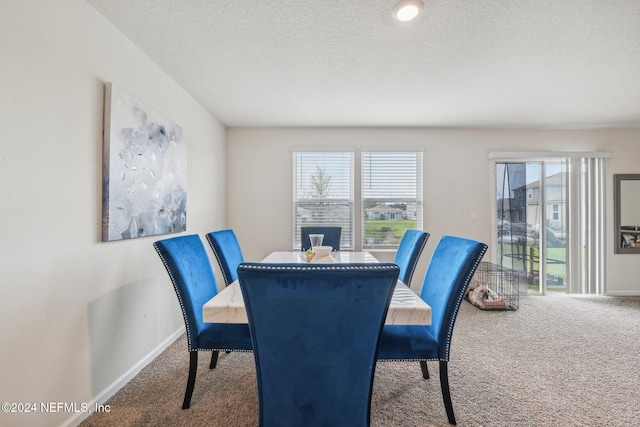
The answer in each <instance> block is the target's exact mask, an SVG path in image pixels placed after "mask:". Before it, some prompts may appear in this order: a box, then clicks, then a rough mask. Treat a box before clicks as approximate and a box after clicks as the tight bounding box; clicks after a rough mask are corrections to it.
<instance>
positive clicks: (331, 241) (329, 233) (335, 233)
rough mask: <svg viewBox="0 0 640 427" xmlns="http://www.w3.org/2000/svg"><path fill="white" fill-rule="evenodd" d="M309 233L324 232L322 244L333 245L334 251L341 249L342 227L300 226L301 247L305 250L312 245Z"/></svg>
mask: <svg viewBox="0 0 640 427" xmlns="http://www.w3.org/2000/svg"><path fill="white" fill-rule="evenodd" d="M309 234H324V239H322V246H332V247H333V250H334V251H339V250H340V238H341V236H342V227H324V226H323V227H300V249H301V250H303V251H306V250H307V249H309V248H310V247H311V242H310V241H309Z"/></svg>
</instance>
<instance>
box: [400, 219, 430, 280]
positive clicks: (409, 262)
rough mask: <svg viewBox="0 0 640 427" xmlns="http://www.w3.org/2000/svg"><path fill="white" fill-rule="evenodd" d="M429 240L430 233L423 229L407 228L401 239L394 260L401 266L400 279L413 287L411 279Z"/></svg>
mask: <svg viewBox="0 0 640 427" xmlns="http://www.w3.org/2000/svg"><path fill="white" fill-rule="evenodd" d="M427 240H429V233H427V232H426V231H422V230H407V231H405V233H404V235H403V236H402V240H400V245H398V250H397V251H396V256H395V259H394V260H393V262H395V263H396V264H398V266H399V267H400V277H399V279H400V281H401V282H402V283H404V284H405V285H407V286H409V287H411V279H412V277H413V272H414V271H415V270H416V265H417V264H418V260H419V259H420V255H421V254H422V250H423V249H424V247H425V245H426V244H427Z"/></svg>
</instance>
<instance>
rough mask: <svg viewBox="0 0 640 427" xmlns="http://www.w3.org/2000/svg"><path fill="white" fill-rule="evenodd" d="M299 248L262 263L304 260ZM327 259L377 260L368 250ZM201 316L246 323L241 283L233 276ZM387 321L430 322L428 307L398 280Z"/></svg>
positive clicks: (338, 260) (205, 305)
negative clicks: (233, 279) (233, 280)
mask: <svg viewBox="0 0 640 427" xmlns="http://www.w3.org/2000/svg"><path fill="white" fill-rule="evenodd" d="M301 255H302V253H301V252H273V253H271V254H270V255H269V256H267V257H266V258H265V259H264V260H263V261H262V262H264V263H295V262H298V260H299V262H301V263H306V261H304V260H303V259H302V257H301ZM332 259H333V261H328V262H342V263H345V262H347V263H348V262H378V261H377V260H376V259H375V258H374V257H373V256H372V255H371V254H369V253H368V252H344V251H343V252H338V253H334V254H332ZM202 315H203V320H204V321H205V322H208V323H248V321H249V320H248V319H247V312H246V310H245V307H244V300H243V298H242V291H241V290H240V284H239V283H238V281H237V280H236V281H235V282H233V283H231V284H230V285H229V286H227V287H226V288H224V289H222V290H221V291H220V292H218V294H217V295H215V296H214V297H213V298H211V299H210V300H209V301H207V302H206V303H205V304H204V306H203V307H202ZM385 323H386V324H387V325H430V324H431V307H429V305H428V304H427V303H426V302H424V301H423V300H422V299H420V297H419V296H418V295H416V293H415V292H413V291H412V290H411V289H410V288H409V287H408V286H407V285H405V284H404V283H402V282H401V281H400V280H398V283H397V284H396V288H395V290H394V292H393V296H392V297H391V304H390V305H389V311H388V312H387V319H386V322H385Z"/></svg>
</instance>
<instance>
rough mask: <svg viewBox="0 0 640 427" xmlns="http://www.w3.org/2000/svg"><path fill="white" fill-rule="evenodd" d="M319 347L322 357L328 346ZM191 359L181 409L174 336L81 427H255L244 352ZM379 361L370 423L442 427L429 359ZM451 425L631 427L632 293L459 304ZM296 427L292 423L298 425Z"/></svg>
mask: <svg viewBox="0 0 640 427" xmlns="http://www.w3.org/2000/svg"><path fill="white" fill-rule="evenodd" d="M327 351H330V350H327ZM209 355H210V354H209V353H206V352H202V353H200V361H199V362H200V363H199V367H198V378H197V381H196V385H195V391H194V394H193V398H192V401H191V408H190V409H188V410H184V411H183V410H182V409H181V404H182V398H183V395H184V389H185V383H186V377H187V370H188V355H187V352H186V341H185V337H184V336H183V337H181V338H180V339H178V340H177V341H176V342H175V343H173V344H172V345H171V346H170V347H169V348H168V349H167V350H166V351H164V352H163V353H162V354H161V355H160V356H158V357H157V358H156V359H155V360H154V361H153V362H152V363H150V364H149V365H148V366H147V367H145V368H144V369H143V370H142V371H141V372H140V374H138V375H137V376H136V377H135V378H134V379H133V380H131V381H130V382H129V383H128V384H127V385H126V386H125V387H124V388H122V389H121V390H120V391H119V392H118V393H116V394H115V395H114V396H113V397H112V398H111V399H110V400H109V401H108V402H107V403H108V404H109V405H110V408H111V412H109V413H99V414H98V413H96V414H93V415H91V416H90V417H89V418H87V419H86V420H85V421H84V422H83V423H82V424H81V425H82V426H84V427H88V426H118V427H121V426H205V425H207V426H225V427H239V426H256V425H257V415H258V403H257V392H256V385H255V368H254V365H253V355H252V354H251V353H231V354H225V355H221V357H220V359H219V361H218V367H217V368H216V369H214V370H209V369H208V362H209ZM429 369H430V371H431V379H429V380H424V379H422V376H421V373H420V367H419V365H418V363H417V362H414V363H408V362H384V363H378V365H377V370H376V377H375V382H374V391H373V401H372V408H371V417H372V426H375V427H390V426H397V427H409V426H421V427H424V426H447V425H449V424H448V423H447V417H446V414H445V410H444V405H443V403H442V396H441V392H440V383H439V380H438V367H437V363H435V362H431V363H429ZM449 382H450V385H451V395H452V400H453V405H454V410H455V413H456V418H457V421H458V425H459V426H510V427H511V426H554V427H555V426H562V427H566V426H640V297H604V296H598V297H582V296H576V297H573V296H566V295H560V296H557V295H550V296H545V297H534V296H526V297H521V298H520V308H519V310H517V311H510V312H506V311H501V312H489V311H481V310H479V309H477V308H475V307H473V306H471V305H470V304H468V303H466V302H465V303H463V305H462V308H461V311H460V315H459V316H458V321H457V323H456V328H455V331H454V337H453V344H452V350H451V362H450V363H449ZM301 427H303V426H301Z"/></svg>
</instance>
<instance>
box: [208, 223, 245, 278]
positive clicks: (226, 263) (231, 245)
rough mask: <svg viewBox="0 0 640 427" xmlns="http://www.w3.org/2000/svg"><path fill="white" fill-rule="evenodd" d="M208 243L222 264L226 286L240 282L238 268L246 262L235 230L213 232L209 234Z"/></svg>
mask: <svg viewBox="0 0 640 427" xmlns="http://www.w3.org/2000/svg"><path fill="white" fill-rule="evenodd" d="M206 237H207V241H208V242H209V245H211V249H213V254H214V255H215V257H216V259H217V260H218V264H220V269H221V270H222V277H223V278H224V284H225V286H229V285H230V284H231V283H232V282H234V281H236V280H238V272H237V270H238V266H239V265H240V263H242V262H244V256H243V255H242V249H241V248H240V243H238V239H237V238H236V234H235V233H234V232H233V230H220V231H213V232H211V233H208V234H207V236H206Z"/></svg>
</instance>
